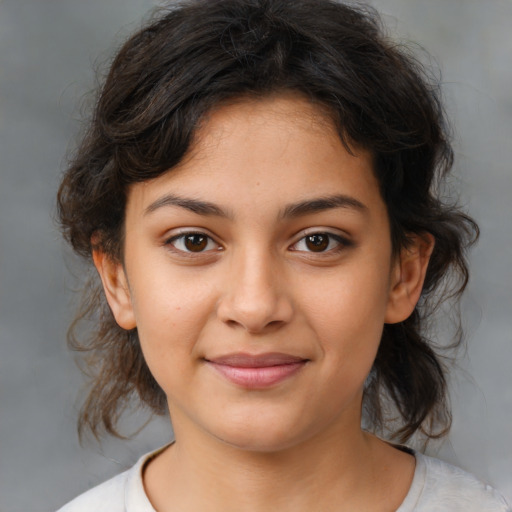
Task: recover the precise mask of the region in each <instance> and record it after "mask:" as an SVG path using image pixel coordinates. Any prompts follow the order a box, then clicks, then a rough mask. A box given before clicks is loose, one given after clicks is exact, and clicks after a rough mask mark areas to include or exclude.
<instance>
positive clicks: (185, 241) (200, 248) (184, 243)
mask: <svg viewBox="0 0 512 512" xmlns="http://www.w3.org/2000/svg"><path fill="white" fill-rule="evenodd" d="M166 244H168V245H170V246H172V247H174V249H176V250H177V251H178V252H184V253H189V254H191V253H193V254H199V253H202V252H211V251H214V250H216V249H217V250H220V249H221V248H220V247H219V245H218V244H217V243H216V242H215V241H214V240H213V239H212V238H211V237H209V236H208V235H207V234H205V233H194V232H190V233H183V234H181V235H177V236H174V237H172V238H171V239H170V240H168V241H167V242H166Z"/></svg>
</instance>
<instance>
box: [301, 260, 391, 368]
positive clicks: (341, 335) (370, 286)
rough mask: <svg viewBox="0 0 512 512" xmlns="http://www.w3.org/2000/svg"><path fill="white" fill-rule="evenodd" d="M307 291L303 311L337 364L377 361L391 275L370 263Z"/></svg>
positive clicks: (306, 288) (322, 344) (310, 287)
mask: <svg viewBox="0 0 512 512" xmlns="http://www.w3.org/2000/svg"><path fill="white" fill-rule="evenodd" d="M303 291H304V294H303V296H305V294H307V295H308V296H309V299H308V300H307V304H306V303H305V304H304V307H303V310H304V311H305V315H306V318H307V321H308V323H309V324H310V326H311V328H312V329H313V330H314V331H315V332H316V334H317V336H318V339H319V340H321V348H322V350H323V351H324V352H325V353H329V354H330V356H331V357H333V358H334V359H335V360H336V364H343V365H344V364H345V363H346V362H347V361H350V362H351V364H352V363H354V364H355V363H356V361H357V360H361V362H362V364H366V362H365V361H368V360H371V361H372V362H373V358H374V357H375V353H376V350H377V348H378V345H379V343H380V338H381V335H382V329H383V325H384V318H385V313H386V306H387V302H388V295H389V293H388V280H387V276H383V273H382V271H376V267H375V266H371V265H369V266H366V267H365V269H364V271H361V270H359V271H358V269H352V270H348V271H347V272H343V273H340V275H337V276H332V278H330V279H328V280H326V281H325V282H324V283H319V284H317V286H315V287H312V286H307V287H305V288H304V290H303ZM305 302H306V301H305Z"/></svg>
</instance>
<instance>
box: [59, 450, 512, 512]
mask: <svg viewBox="0 0 512 512" xmlns="http://www.w3.org/2000/svg"><path fill="white" fill-rule="evenodd" d="M160 451H161V450H157V451H156V452H152V453H149V454H147V455H144V456H143V457H141V458H140V459H139V460H138V462H137V463H136V464H135V465H134V466H133V467H132V468H131V469H129V470H128V471H125V472H124V473H121V474H119V475H117V476H115V477H114V478H112V479H110V480H107V481H106V482H104V483H102V484H100V485H98V486H97V487H94V488H93V489H91V490H89V491H87V492H85V493H84V494H82V495H80V496H78V497H77V498H75V499H74V500H73V501H71V502H69V503H68V504H67V505H65V506H64V507H62V508H61V509H59V510H58V511H57V512H156V511H155V509H154V508H153V506H152V505H151V503H150V501H149V499H148V497H147V495H146V492H145V490H144V485H143V482H142V470H143V468H144V465H145V464H146V462H147V461H148V460H149V459H151V458H152V457H154V456H155V455H157V454H158V453H159V452H160ZM414 456H415V458H416V469H415V472H414V477H413V481H412V484H411V487H410V489H409V492H408V493H407V496H406V497H405V499H404V501H403V503H402V504H401V505H400V507H399V508H398V510H397V511H396V512H484V511H485V512H512V508H510V506H509V505H507V503H506V501H505V499H504V498H503V497H502V496H501V495H500V494H499V493H498V492H497V491H496V490H494V489H493V488H492V487H491V486H489V485H486V484H484V483H483V482H481V481H480V480H478V479H477V478H475V477H474V476H473V475H471V474H469V473H466V472H465V471H463V470H462V469H459V468H457V467H455V466H452V465H450V464H447V463H446V462H442V461H440V460H438V459H434V458H432V457H427V456H426V455H422V454H421V453H416V452H415V453H414ZM177 512H179V511H177Z"/></svg>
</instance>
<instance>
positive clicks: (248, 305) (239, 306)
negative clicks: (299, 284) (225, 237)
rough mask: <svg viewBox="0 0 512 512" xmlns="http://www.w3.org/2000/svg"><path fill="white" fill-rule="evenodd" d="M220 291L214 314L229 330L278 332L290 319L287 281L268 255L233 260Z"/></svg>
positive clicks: (256, 332) (248, 256) (259, 254)
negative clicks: (233, 328) (231, 328)
mask: <svg viewBox="0 0 512 512" xmlns="http://www.w3.org/2000/svg"><path fill="white" fill-rule="evenodd" d="M223 288H224V292H223V294H222V296H221V298H220V301H219V303H218V307H217V314H218V316H219V318H220V320H221V321H222V322H224V323H226V324H228V325H229V326H231V327H241V328H243V329H245V330H246V331H248V332H250V333H252V334H262V333H265V332H269V331H273V330H275V329H279V328H280V327H282V326H283V325H285V324H287V323H288V322H290V320H291V318H292V316H293V305H292V301H291V297H290V294H289V290H288V289H287V286H286V279H285V278H284V276H283V273H282V272H280V271H279V268H277V265H276V263H275V262H273V258H272V256H271V255H270V254H263V253H262V252H258V253H254V254H252V255H251V254H246V255H244V256H241V257H239V258H233V259H232V260H231V262H230V271H229V276H228V279H227V280H226V282H225V283H224V284H223Z"/></svg>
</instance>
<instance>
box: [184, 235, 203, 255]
mask: <svg viewBox="0 0 512 512" xmlns="http://www.w3.org/2000/svg"><path fill="white" fill-rule="evenodd" d="M207 243H208V242H207V239H206V237H205V236H204V235H187V236H186V237H185V247H186V248H187V249H188V250H189V251H192V252H201V251H202V250H203V249H204V248H205V247H206V244H207Z"/></svg>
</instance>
